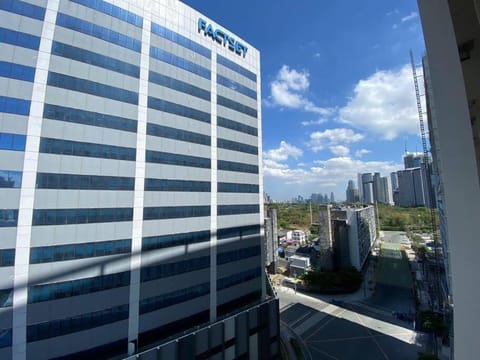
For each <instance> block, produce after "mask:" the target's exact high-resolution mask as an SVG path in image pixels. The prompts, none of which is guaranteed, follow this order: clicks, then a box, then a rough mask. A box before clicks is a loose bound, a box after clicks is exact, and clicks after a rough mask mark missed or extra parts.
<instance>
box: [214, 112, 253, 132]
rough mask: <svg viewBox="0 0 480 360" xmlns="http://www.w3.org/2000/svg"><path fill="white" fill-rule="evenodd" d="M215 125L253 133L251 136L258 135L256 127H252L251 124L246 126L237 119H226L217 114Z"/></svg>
mask: <svg viewBox="0 0 480 360" xmlns="http://www.w3.org/2000/svg"><path fill="white" fill-rule="evenodd" d="M217 125H218V126H221V127H224V128H227V129H230V130H235V131H239V132H242V133H245V134H249V135H253V136H258V130H257V128H254V127H253V126H248V125H245V124H242V123H240V122H238V121H233V120H230V119H226V118H224V117H221V116H218V117H217Z"/></svg>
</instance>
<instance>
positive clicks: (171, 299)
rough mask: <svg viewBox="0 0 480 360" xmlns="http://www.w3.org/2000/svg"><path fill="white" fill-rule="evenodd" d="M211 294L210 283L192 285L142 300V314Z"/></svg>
mask: <svg viewBox="0 0 480 360" xmlns="http://www.w3.org/2000/svg"><path fill="white" fill-rule="evenodd" d="M208 294H210V283H208V282H207V283H203V284H199V285H195V286H191V287H189V288H186V289H180V290H177V291H172V292H170V293H167V294H162V295H159V296H154V297H151V298H148V299H144V300H141V301H140V314H145V313H148V312H152V311H155V310H159V309H163V308H166V307H169V306H172V305H176V304H181V303H183V302H185V301H188V300H192V299H195V298H198V297H200V296H205V295H208Z"/></svg>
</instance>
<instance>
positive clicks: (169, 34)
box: [152, 22, 211, 59]
mask: <svg viewBox="0 0 480 360" xmlns="http://www.w3.org/2000/svg"><path fill="white" fill-rule="evenodd" d="M152 33H154V34H155V35H158V36H161V37H163V38H164V39H167V40H170V41H173V42H174V43H176V44H178V45H180V46H183V47H184V48H186V49H189V50H192V51H194V52H196V53H197V54H199V55H202V56H204V57H206V58H207V59H210V57H211V52H210V50H209V49H207V48H206V47H204V46H202V45H200V44H197V43H196V42H195V41H192V40H190V39H188V38H186V37H185V36H182V35H180V34H178V33H176V32H174V31H171V30H168V29H167V28H164V27H163V26H160V25H158V24H155V23H153V22H152Z"/></svg>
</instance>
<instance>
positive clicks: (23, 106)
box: [0, 34, 30, 115]
mask: <svg viewBox="0 0 480 360" xmlns="http://www.w3.org/2000/svg"><path fill="white" fill-rule="evenodd" d="M0 36H1V34H0ZM0 112H4V113H9V114H17V115H28V114H30V101H28V100H23V99H15V98H11V97H7V96H0Z"/></svg>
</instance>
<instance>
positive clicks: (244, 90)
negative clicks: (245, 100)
mask: <svg viewBox="0 0 480 360" xmlns="http://www.w3.org/2000/svg"><path fill="white" fill-rule="evenodd" d="M217 83H218V84H220V85H223V86H225V87H226V88H229V89H231V90H233V91H236V92H238V93H240V94H242V95H245V96H248V97H249V98H251V99H253V100H255V101H256V100H257V92H256V91H255V90H252V89H250V88H249V87H246V86H245V85H242V84H240V83H238V82H236V81H233V80H231V79H229V78H226V77H225V76H222V75H220V74H217Z"/></svg>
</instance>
